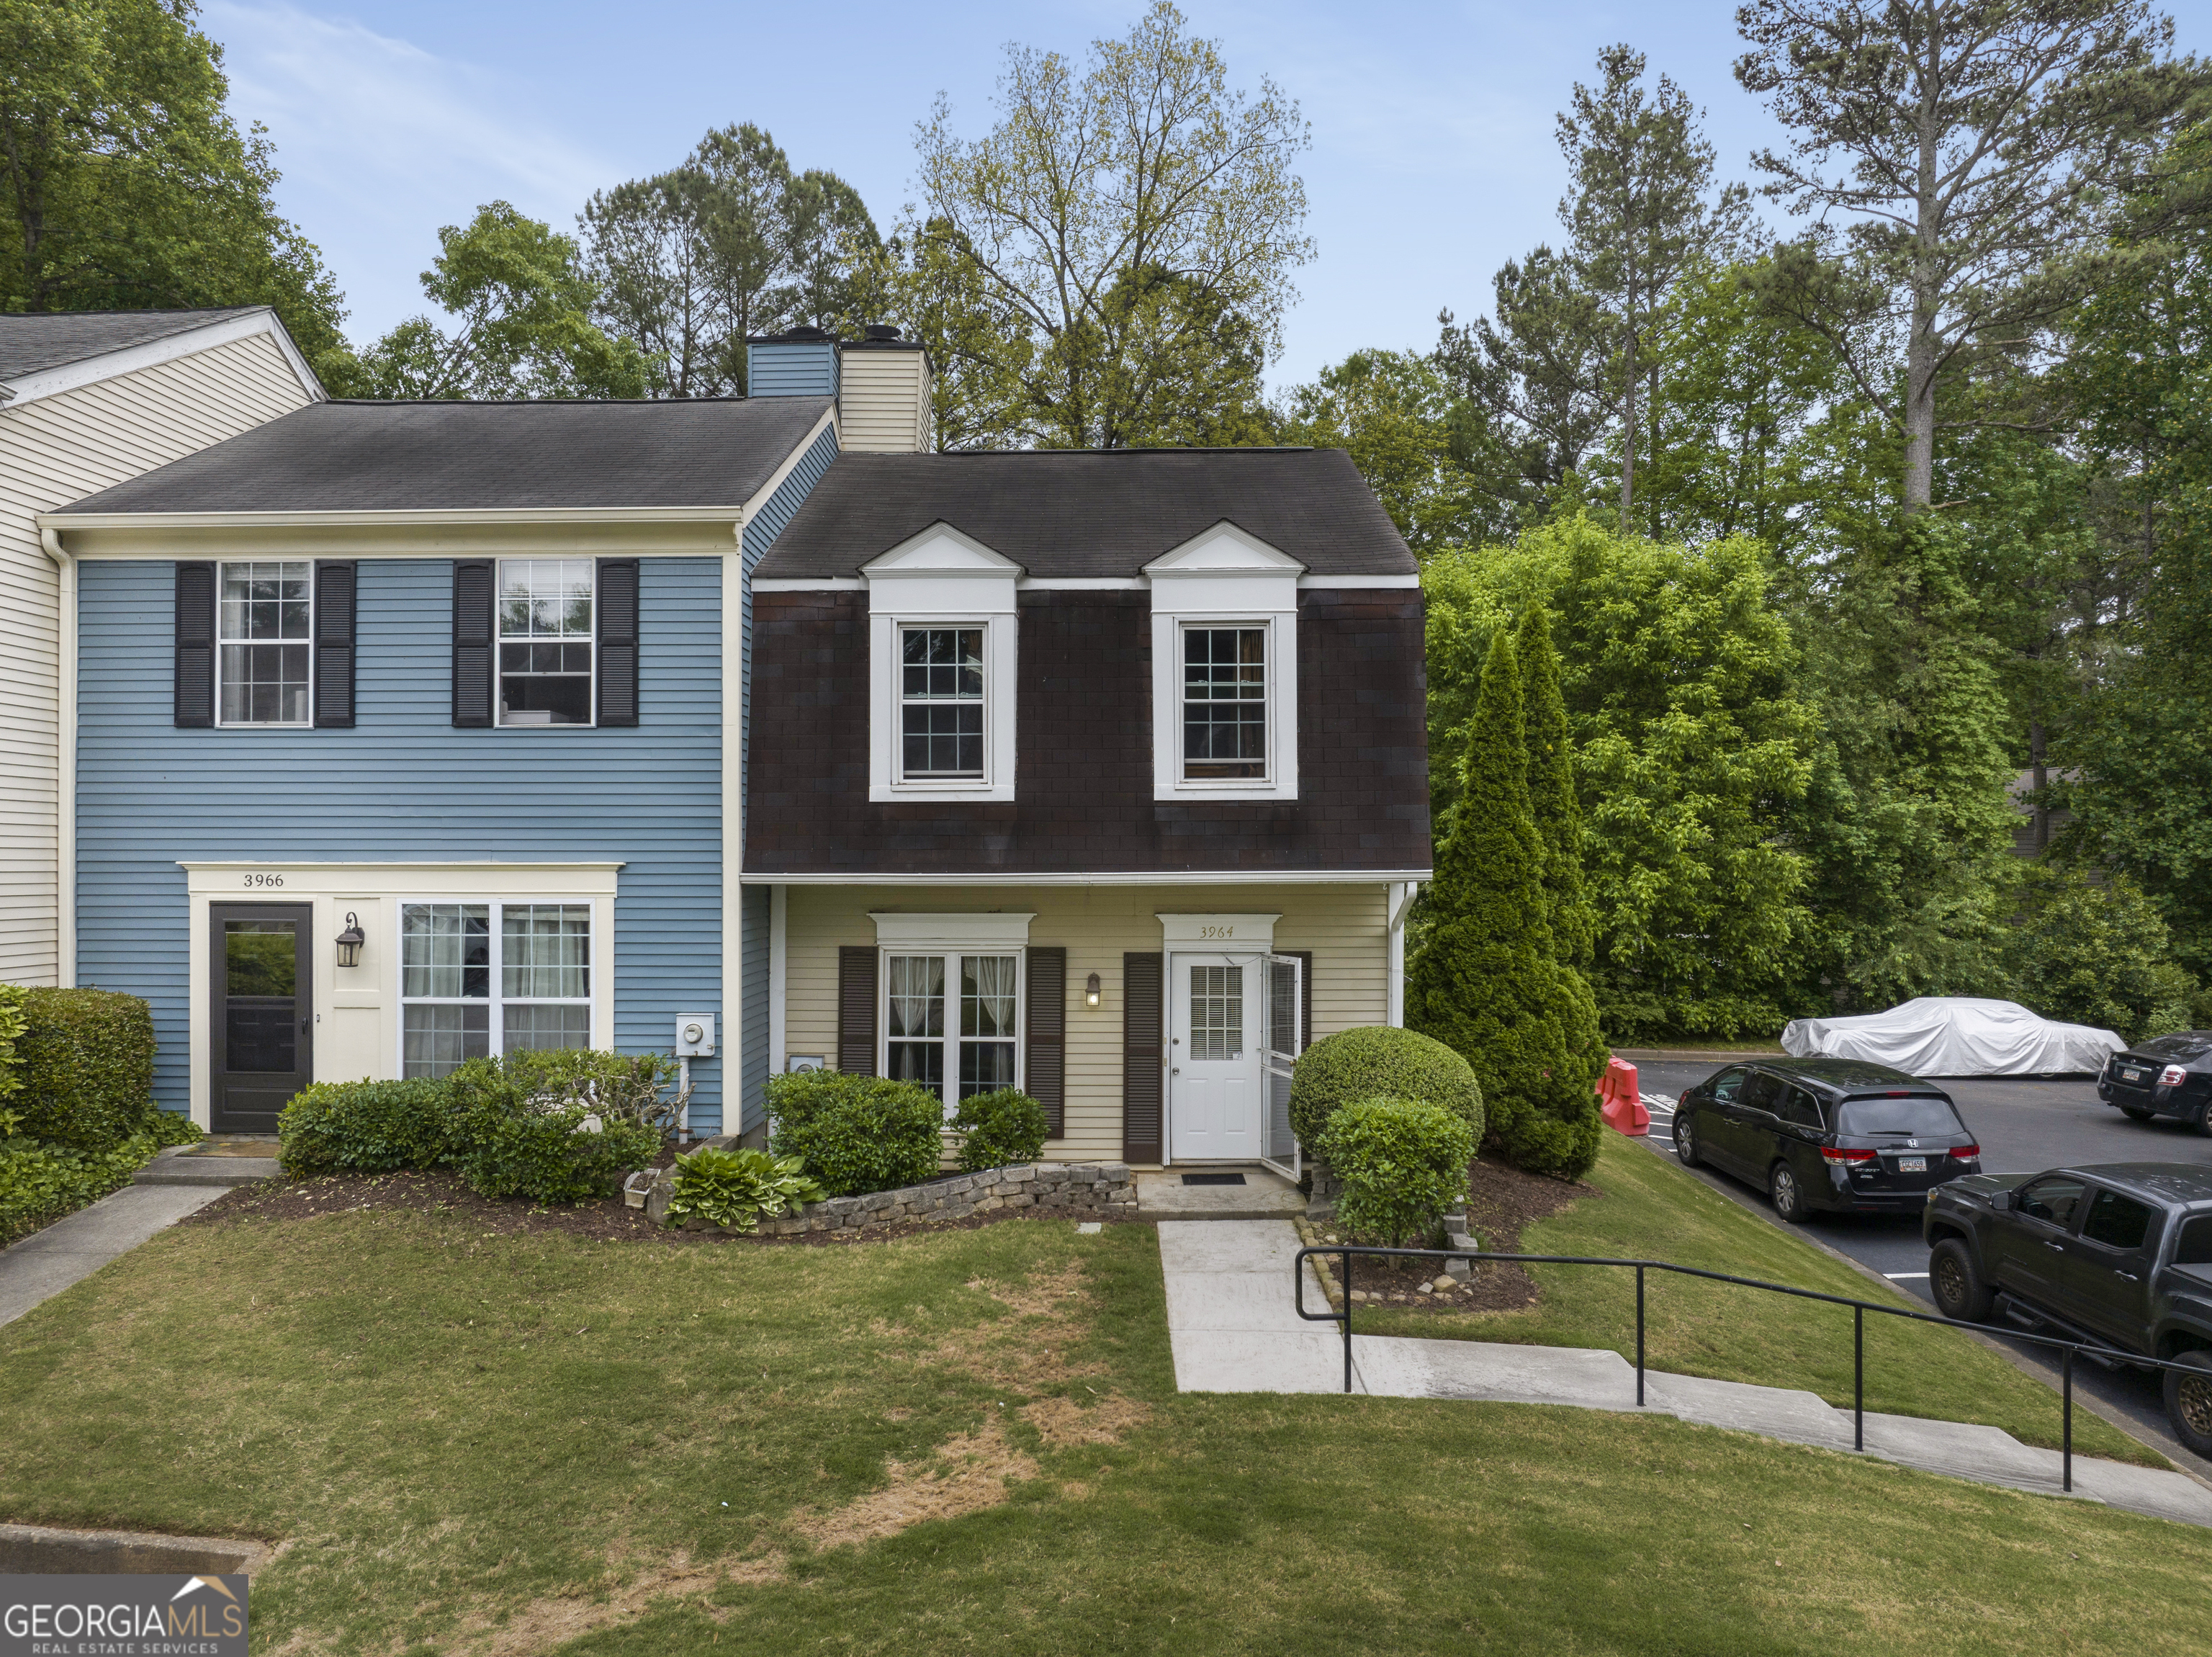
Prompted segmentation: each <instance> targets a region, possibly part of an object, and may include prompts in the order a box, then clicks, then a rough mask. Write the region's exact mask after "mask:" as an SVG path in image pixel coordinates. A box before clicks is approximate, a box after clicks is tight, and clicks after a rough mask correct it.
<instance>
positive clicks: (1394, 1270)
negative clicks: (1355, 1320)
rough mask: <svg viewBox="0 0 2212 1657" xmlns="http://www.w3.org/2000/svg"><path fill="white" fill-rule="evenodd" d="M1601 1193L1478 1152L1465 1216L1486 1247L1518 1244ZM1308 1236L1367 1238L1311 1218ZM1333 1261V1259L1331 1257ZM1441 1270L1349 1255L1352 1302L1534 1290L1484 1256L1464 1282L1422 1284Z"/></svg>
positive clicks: (1446, 1303)
mask: <svg viewBox="0 0 2212 1657" xmlns="http://www.w3.org/2000/svg"><path fill="white" fill-rule="evenodd" d="M1603 1194H1604V1193H1603V1192H1601V1191H1599V1190H1598V1189H1597V1187H1596V1186H1595V1185H1584V1184H1583V1183H1582V1182H1580V1181H1579V1180H1565V1179H1549V1178H1547V1177H1546V1176H1545V1175H1543V1174H1536V1173H1522V1171H1521V1170H1520V1169H1518V1168H1516V1167H1509V1166H1508V1165H1507V1164H1505V1163H1504V1162H1503V1161H1498V1160H1496V1159H1495V1158H1492V1157H1487V1156H1486V1157H1481V1158H1479V1159H1477V1160H1476V1161H1474V1163H1473V1164H1472V1165H1471V1166H1470V1167H1468V1199H1467V1218H1468V1226H1469V1227H1470V1228H1472V1229H1473V1231H1474V1234H1475V1236H1476V1237H1477V1238H1478V1239H1479V1240H1480V1242H1481V1244H1482V1246H1483V1249H1484V1251H1485V1252H1488V1253H1492V1254H1515V1253H1518V1252H1520V1248H1521V1232H1522V1228H1523V1227H1526V1226H1530V1225H1534V1223H1535V1222H1536V1221H1539V1220H1541V1219H1543V1218H1545V1217H1546V1216H1547V1215H1553V1214H1557V1213H1558V1212H1559V1210H1560V1209H1564V1208H1565V1207H1567V1206H1568V1205H1569V1204H1570V1203H1578V1202H1580V1201H1582V1200H1583V1198H1584V1197H1600V1196H1602V1195H1603ZM1307 1229H1309V1230H1310V1231H1311V1232H1312V1233H1313V1237H1312V1241H1314V1242H1316V1243H1318V1242H1322V1241H1324V1240H1327V1239H1330V1238H1334V1239H1336V1240H1339V1241H1343V1242H1353V1241H1358V1242H1370V1241H1375V1240H1376V1239H1370V1238H1364V1237H1361V1238H1354V1237H1352V1235H1350V1234H1347V1233H1346V1232H1345V1231H1343V1230H1342V1229H1340V1228H1337V1227H1334V1226H1311V1227H1309V1228H1307ZM1330 1264H1332V1265H1334V1261H1332V1262H1331V1263H1330ZM1443 1275H1444V1269H1443V1261H1441V1260H1389V1259H1377V1258H1374V1257H1373V1256H1371V1255H1364V1256H1355V1257H1354V1258H1353V1260H1352V1290H1353V1292H1354V1293H1355V1294H1357V1295H1362V1296H1364V1299H1363V1300H1361V1301H1356V1302H1355V1304H1358V1305H1370V1306H1373V1305H1383V1306H1389V1307H1402V1308H1404V1309H1405V1310H1407V1311H1409V1312H1413V1311H1421V1312H1438V1313H1441V1312H1510V1311H1512V1310H1513V1309H1514V1308H1515V1307H1523V1306H1530V1305H1533V1304H1534V1302H1535V1301H1536V1299H1537V1298H1538V1291H1537V1288H1536V1283H1535V1280H1534V1278H1532V1277H1530V1276H1528V1273H1527V1272H1526V1271H1523V1270H1522V1269H1521V1268H1520V1267H1519V1266H1516V1265H1502V1264H1490V1265H1480V1266H1477V1267H1476V1268H1475V1271H1474V1276H1473V1277H1472V1278H1471V1279H1470V1280H1469V1281H1468V1282H1466V1283H1464V1284H1460V1285H1455V1287H1453V1288H1449V1289H1447V1290H1441V1291H1439V1290H1436V1289H1433V1288H1431V1290H1429V1291H1428V1292H1426V1293H1424V1292H1423V1291H1422V1288H1421V1285H1423V1284H1424V1283H1430V1284H1432V1283H1434V1282H1435V1281H1436V1280H1437V1278H1438V1277H1441V1276H1443Z"/></svg>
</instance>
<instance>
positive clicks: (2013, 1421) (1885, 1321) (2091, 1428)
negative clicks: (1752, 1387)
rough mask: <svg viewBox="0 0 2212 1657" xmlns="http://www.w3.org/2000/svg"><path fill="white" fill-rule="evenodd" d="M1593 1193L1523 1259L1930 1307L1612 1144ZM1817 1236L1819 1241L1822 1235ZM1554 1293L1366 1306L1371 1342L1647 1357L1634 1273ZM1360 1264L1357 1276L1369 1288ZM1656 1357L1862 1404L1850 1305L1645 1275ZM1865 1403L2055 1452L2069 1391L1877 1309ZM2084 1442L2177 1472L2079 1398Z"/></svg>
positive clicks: (1526, 1238) (1570, 1273) (1552, 1281)
mask: <svg viewBox="0 0 2212 1657" xmlns="http://www.w3.org/2000/svg"><path fill="white" fill-rule="evenodd" d="M1589 1183H1590V1184H1592V1185H1595V1186H1596V1187H1597V1188H1598V1189H1599V1190H1600V1191H1602V1192H1604V1195H1603V1196H1601V1197H1589V1198H1586V1199H1585V1200H1583V1201H1582V1202H1579V1203H1575V1204H1574V1205H1573V1206H1572V1207H1571V1208H1568V1209H1564V1210H1562V1211H1561V1212H1559V1213H1558V1214H1555V1215H1552V1216H1551V1217H1550V1218H1549V1219H1546V1220H1541V1221H1537V1222H1536V1223H1535V1224H1534V1225H1532V1226H1530V1227H1529V1228H1528V1229H1527V1230H1526V1231H1524V1232H1523V1233H1522V1236H1521V1248H1520V1252H1522V1253H1524V1254H1586V1255H1598V1256H1602V1257H1607V1258H1630V1259H1643V1260H1672V1261H1674V1262H1675V1263H1677V1264H1681V1265H1690V1266H1703V1267H1705V1268H1706V1269H1707V1270H1713V1271H1725V1272H1729V1273H1730V1274H1731V1275H1733V1276H1739V1277H1756V1278H1759V1279H1760V1280H1761V1281H1763V1282H1775V1283H1788V1284H1790V1285H1792V1286H1793V1287H1795V1288H1813V1289H1820V1290H1821V1291H1823V1292H1825V1293H1826V1294H1830V1295H1850V1296H1852V1297H1853V1298H1855V1299H1857V1300H1862V1301H1884V1300H1887V1301H1891V1302H1893V1304H1896V1305H1898V1306H1905V1307H1911V1308H1912V1309H1913V1310H1915V1311H1925V1310H1927V1308H1926V1307H1924V1306H1923V1304H1922V1303H1921V1302H1919V1301H1915V1300H1913V1299H1912V1298H1911V1296H1910V1295H1905V1294H1904V1293H1902V1292H1901V1291H1899V1290H1897V1289H1893V1288H1889V1287H1888V1286H1887V1285H1885V1284H1877V1283H1874V1282H1869V1280H1868V1279H1867V1278H1865V1277H1864V1276H1861V1275H1860V1274H1859V1273H1858V1272H1857V1271H1855V1270H1852V1269H1851V1268H1850V1266H1847V1265H1845V1264H1844V1263H1843V1262H1842V1261H1840V1260H1838V1259H1836V1258H1833V1257H1832V1256H1831V1255H1827V1254H1825V1253H1823V1252H1820V1250H1819V1249H1816V1248H1814V1247H1813V1246H1811V1245H1810V1244H1808V1243H1807V1242H1805V1241H1803V1240H1802V1239H1800V1238H1799V1237H1797V1236H1795V1235H1792V1234H1790V1233H1789V1232H1787V1231H1784V1230H1783V1229H1782V1228H1780V1227H1778V1226H1774V1225H1771V1224H1769V1223H1768V1222H1767V1221H1765V1220H1763V1219H1761V1218H1760V1217H1759V1216H1758V1215H1754V1214H1749V1213H1747V1212H1746V1211H1745V1210H1744V1209H1741V1208H1739V1207H1737V1206H1736V1205H1735V1203H1731V1202H1729V1200H1728V1199H1727V1198H1726V1197H1722V1196H1720V1195H1719V1194H1718V1193H1717V1192H1716V1191H1711V1189H1709V1188H1708V1187H1707V1186H1706V1185H1705V1184H1704V1183H1703V1182H1702V1181H1700V1180H1699V1179H1696V1178H1695V1177H1693V1176H1692V1174H1690V1173H1688V1172H1687V1171H1686V1170H1684V1169H1682V1168H1680V1167H1676V1166H1675V1165H1674V1163H1672V1162H1671V1161H1662V1159H1660V1158H1658V1157H1656V1156H1654V1155H1652V1154H1650V1152H1649V1151H1647V1150H1644V1149H1643V1148H1640V1147H1638V1146H1635V1145H1632V1144H1630V1143H1629V1142H1627V1141H1626V1139H1623V1138H1622V1137H1621V1136H1619V1135H1618V1134H1611V1133H1609V1134H1607V1135H1606V1136H1605V1140H1604V1143H1603V1145H1602V1147H1601V1151H1600V1154H1599V1157H1598V1165H1597V1167H1596V1169H1595V1171H1594V1172H1593V1173H1591V1174H1590V1178H1589ZM1813 1229H1814V1230H1815V1233H1816V1234H1817V1226H1816V1227H1815V1228H1813ZM1528 1270H1529V1272H1530V1275H1531V1276H1534V1278H1535V1279H1536V1281H1537V1282H1538V1283H1539V1284H1540V1285H1541V1288H1542V1290H1543V1298H1542V1299H1541V1301H1538V1302H1537V1303H1536V1304H1535V1305H1534V1306H1532V1307H1524V1308H1522V1309H1521V1310H1519V1311H1516V1312H1493V1313H1463V1314H1451V1313H1431V1312H1404V1311H1399V1310H1397V1309H1395V1308H1394V1307H1380V1308H1376V1309H1372V1310H1370V1309H1367V1308H1364V1307H1363V1308H1362V1309H1360V1310H1359V1312H1358V1313H1357V1315H1356V1317H1355V1318H1354V1320H1353V1321H1354V1326H1355V1327H1356V1328H1357V1329H1358V1331H1360V1332H1361V1333H1363V1334H1373V1335H1428V1336H1455V1337H1461V1338H1464V1339H1468V1340H1480V1341H1510V1342H1516V1343H1526V1344H1528V1345H1534V1346H1609V1347H1612V1348H1613V1349H1614V1350H1615V1351H1618V1352H1620V1353H1622V1354H1623V1355H1626V1356H1627V1357H1628V1358H1630V1359H1631V1360H1632V1361H1633V1359H1634V1357H1635V1355H1636V1277H1635V1274H1634V1273H1632V1272H1628V1271H1618V1270H1611V1269H1608V1268H1602V1267H1588V1266H1532V1267H1530V1268H1528ZM1357 1273H1358V1268H1357V1267H1356V1266H1355V1267H1354V1276H1353V1278H1352V1282H1353V1284H1354V1286H1355V1287H1357V1286H1358V1275H1357ZM1644 1295H1645V1299H1644V1325H1645V1327H1644V1361H1645V1362H1647V1363H1648V1364H1649V1365H1650V1367H1651V1368H1654V1369H1669V1370H1674V1371H1678V1372H1680V1373H1681V1374H1690V1375H1710V1376H1711V1377H1713V1378H1714V1379H1716V1380H1732V1381H1752V1382H1755V1383H1758V1384H1759V1385H1761V1386H1795V1387H1802V1388H1803V1389H1804V1390H1805V1391H1807V1392H1817V1393H1819V1394H1820V1396H1821V1397H1822V1398H1826V1399H1827V1401H1828V1402H1829V1403H1831V1404H1838V1405H1840V1406H1842V1407H1843V1408H1844V1409H1846V1410H1848V1409H1850V1404H1851V1314H1850V1311H1849V1310H1848V1309H1846V1308H1844V1307H1836V1306H1825V1305H1822V1304H1820V1302H1818V1301H1800V1300H1796V1299H1795V1298H1793V1297H1791V1296H1788V1295H1763V1294H1761V1293H1759V1291H1758V1290H1756V1289H1749V1288H1736V1287H1735V1286H1733V1285H1730V1284H1727V1283H1714V1282H1702V1281H1700V1280H1699V1279H1697V1278H1694V1277H1676V1276H1669V1275H1668V1274H1666V1273H1663V1272H1651V1273H1649V1274H1647V1276H1646V1278H1645V1290H1644ZM1866 1406H1867V1408H1868V1409H1869V1410H1883V1411H1886V1412H1888V1413H1890V1414H1893V1415H1900V1416H1935V1417H1937V1418H1939V1419H1942V1420H1947V1421H1975V1422H1988V1423H1989V1424H1990V1425H1991V1426H1995V1427H2002V1428H2003V1429H2005V1430H2006V1431H2007V1432H2008V1433H2010V1434H2012V1435H2013V1436H2014V1437H2015V1438H2017V1439H2019V1440H2020V1441H2021V1442H2022V1443H2025V1444H2039V1445H2045V1446H2048V1447H2051V1448H2052V1449H2056V1448H2057V1447H2058V1445H2059V1442H2060V1439H2061V1435H2062V1429H2061V1424H2060V1416H2059V1405H2058V1395H2057V1393H2056V1392H2053V1391H2051V1388H2049V1387H2047V1386H2044V1385H2043V1384H2042V1383H2040V1382H2039V1381H2037V1380H2033V1378H2031V1377H2029V1376H2027V1375H2024V1374H2021V1372H2020V1371H2019V1370H2018V1369H2016V1368H2014V1367H2013V1366H2012V1365H2011V1364H2009V1363H2008V1362H2005V1361H2004V1359H2003V1358H2002V1357H2000V1356H1999V1355H1996V1353H1994V1352H1991V1351H1990V1349H1988V1348H1986V1347H1984V1346H1983V1345H1981V1344H1980V1343H1978V1342H1976V1341H1974V1340H1972V1339H1971V1338H1969V1337H1966V1336H1965V1335H1962V1334H1959V1333H1957V1332H1955V1331H1951V1330H1948V1329H1936V1328H1932V1327H1930V1326H1929V1325H1926V1324H1914V1323H1909V1322H1907V1321H1905V1319H1900V1318H1882V1317H1876V1316H1875V1315H1874V1314H1872V1313H1869V1314H1868V1317H1867V1329H1866ZM2074 1447H2075V1449H2076V1450H2079V1451H2081V1452H2082V1453H2086V1454H2089V1455H2099V1456H2109V1457H2112V1459H2116V1460H2122V1461H2137V1462H2142V1463H2144V1464H2145V1465H2151V1466H2159V1467H2163V1466H2165V1465H2166V1460H2165V1459H2164V1458H2163V1457H2161V1456H2159V1455H2158V1454H2157V1453H2155V1452H2154V1451H2151V1450H2148V1449H2147V1448H2145V1447H2143V1446H2142V1445H2141V1444H2139V1443H2137V1442H2136V1441H2135V1440H2134V1439H2131V1438H2130V1437H2128V1436H2127V1435H2125V1434H2124V1433H2122V1432H2120V1431H2119V1430H2118V1429H2117V1428H2114V1427H2112V1426H2111V1425H2109V1424H2107V1423H2106V1422H2104V1421H2102V1420H2100V1419H2099V1418H2098V1417H2097V1416H2093V1415H2092V1414H2091V1413H2090V1412H2089V1411H2088V1410H2087V1409H2084V1408H2082V1407H2081V1404H2080V1401H2079V1400H2078V1399H2077V1400H2076V1402H2075V1411H2074Z"/></svg>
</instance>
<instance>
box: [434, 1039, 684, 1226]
mask: <svg viewBox="0 0 2212 1657" xmlns="http://www.w3.org/2000/svg"><path fill="white" fill-rule="evenodd" d="M612 1057H620V1056H618V1055H617V1056H612ZM591 1074H592V1070H591V1068H590V1067H587V1066H580V1065H578V1064H577V1063H575V1062H574V1059H573V1057H571V1056H570V1055H569V1054H568V1053H560V1052H556V1053H538V1052H521V1053H509V1054H507V1056H506V1057H503V1058H472V1059H471V1060H470V1061H469V1062H468V1063H466V1064H464V1065H463V1066H461V1068H460V1069H458V1070H456V1071H454V1072H453V1075H451V1076H449V1077H448V1078H447V1081H446V1084H445V1085H446V1087H447V1088H448V1089H449V1090H450V1092H451V1095H452V1099H453V1117H452V1124H453V1165H454V1167H457V1168H458V1169H459V1171H460V1175H461V1178H462V1179H465V1180H466V1181H467V1182H468V1185H469V1189H470V1190H471V1191H474V1192H476V1193H477V1195H478V1196H479V1197H528V1198H530V1199H531V1200H532V1201H533V1202H538V1203H585V1202H589V1201H591V1200H592V1198H594V1197H611V1196H613V1195H614V1193H615V1191H617V1189H618V1188H619V1187H620V1186H621V1185H622V1179H623V1175H624V1174H625V1173H629V1172H631V1171H632V1170H633V1169H636V1168H641V1167H645V1166H646V1164H647V1163H648V1162H650V1161H653V1157H654V1156H655V1155H656V1154H658V1153H659V1149H660V1143H661V1131H660V1130H659V1128H658V1127H657V1126H654V1125H653V1124H649V1123H646V1122H641V1121H640V1120H638V1119H637V1118H635V1117H634V1116H628V1115H623V1114H619V1113H617V1112H616V1111H614V1110H613V1109H612V1108H611V1106H607V1105H604V1104H602V1103H600V1102H599V1100H598V1098H596V1097H595V1090H594V1089H592V1087H589V1086H588V1085H586V1080H585V1079H587V1078H588V1076H589V1075H591Z"/></svg>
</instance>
